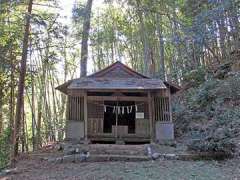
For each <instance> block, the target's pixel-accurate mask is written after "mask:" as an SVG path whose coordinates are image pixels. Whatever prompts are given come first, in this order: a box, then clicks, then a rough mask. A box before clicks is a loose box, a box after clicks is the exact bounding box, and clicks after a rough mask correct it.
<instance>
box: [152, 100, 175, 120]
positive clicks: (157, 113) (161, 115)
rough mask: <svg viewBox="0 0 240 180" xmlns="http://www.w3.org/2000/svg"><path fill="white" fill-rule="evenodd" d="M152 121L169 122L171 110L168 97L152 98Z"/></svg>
mask: <svg viewBox="0 0 240 180" xmlns="http://www.w3.org/2000/svg"><path fill="white" fill-rule="evenodd" d="M153 117H154V119H155V120H156V121H161V122H170V121H171V109H170V102H169V97H155V98H154V116H153Z"/></svg>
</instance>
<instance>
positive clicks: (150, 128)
mask: <svg viewBox="0 0 240 180" xmlns="http://www.w3.org/2000/svg"><path fill="white" fill-rule="evenodd" d="M148 112H149V131H150V138H151V142H152V141H153V121H152V98H151V92H150V91H148Z"/></svg>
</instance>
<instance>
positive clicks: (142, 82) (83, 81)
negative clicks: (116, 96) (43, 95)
mask: <svg viewBox="0 0 240 180" xmlns="http://www.w3.org/2000/svg"><path fill="white" fill-rule="evenodd" d="M166 88H167V87H166V86H165V84H164V82H163V81H162V80H160V79H151V78H149V77H147V76H144V75H142V74H140V73H138V72H136V71H134V70H132V69H131V68H129V67H127V66H126V65H124V64H122V63H121V62H119V61H117V62H116V63H113V64H112V65H110V66H108V67H106V68H104V69H102V70H100V71H98V72H96V73H94V74H92V75H89V76H87V77H83V78H78V79H73V80H70V81H68V82H66V83H64V84H62V85H60V86H58V87H57V88H56V89H58V90H60V91H61V92H63V93H65V94H67V90H68V89H69V90H71V89H79V90H80V89H82V90H83V89H84V90H88V89H89V90H108V89H109V90H112V89H121V90H122V89H124V90H127V89H131V90H139V89H141V90H159V89H166Z"/></svg>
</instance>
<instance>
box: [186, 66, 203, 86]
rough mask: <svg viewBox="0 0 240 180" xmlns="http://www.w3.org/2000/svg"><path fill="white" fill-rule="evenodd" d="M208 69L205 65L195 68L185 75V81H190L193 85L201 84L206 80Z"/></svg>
mask: <svg viewBox="0 0 240 180" xmlns="http://www.w3.org/2000/svg"><path fill="white" fill-rule="evenodd" d="M205 76H206V70H205V68H204V67H199V68H197V69H195V70H192V71H190V72H189V73H186V74H185V75H184V77H183V79H184V81H185V82H187V83H190V84H191V85H192V86H195V87H196V86H199V85H200V84H202V83H203V82H204V81H205Z"/></svg>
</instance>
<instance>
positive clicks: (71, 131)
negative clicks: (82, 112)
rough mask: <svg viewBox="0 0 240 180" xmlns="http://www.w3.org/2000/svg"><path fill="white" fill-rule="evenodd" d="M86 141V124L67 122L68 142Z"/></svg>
mask: <svg viewBox="0 0 240 180" xmlns="http://www.w3.org/2000/svg"><path fill="white" fill-rule="evenodd" d="M83 139H84V122H83V121H73V120H69V121H67V127H66V140H70V141H81V140H83Z"/></svg>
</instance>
